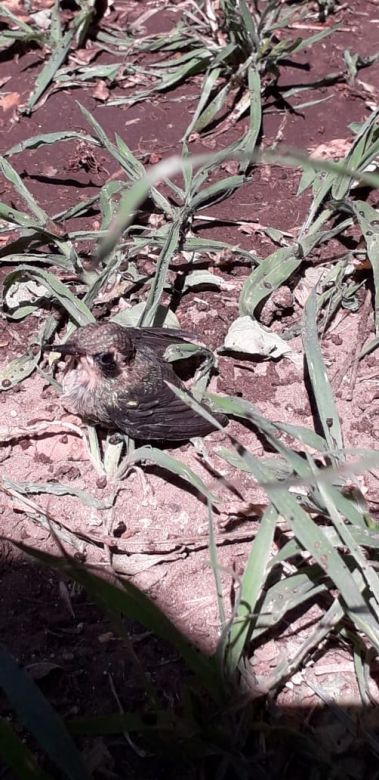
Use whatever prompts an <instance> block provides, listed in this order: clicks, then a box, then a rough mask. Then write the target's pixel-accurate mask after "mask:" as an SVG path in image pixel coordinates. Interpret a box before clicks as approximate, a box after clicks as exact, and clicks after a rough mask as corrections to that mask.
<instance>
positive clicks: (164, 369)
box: [44, 322, 228, 442]
mask: <svg viewBox="0 0 379 780" xmlns="http://www.w3.org/2000/svg"><path fill="white" fill-rule="evenodd" d="M190 341H191V339H190V337H189V334H188V333H187V332H186V331H181V330H176V329H172V328H157V327H146V328H143V327H141V328H137V327H124V326H122V325H119V324H118V323H115V322H104V323H99V322H96V323H93V324H90V325H85V326H82V327H79V328H77V330H76V331H75V333H73V335H72V336H70V338H69V339H68V340H67V341H66V343H65V344H54V345H45V346H44V350H45V351H51V352H58V353H60V354H61V355H62V356H66V355H69V356H70V360H69V361H68V363H67V365H66V367H65V370H64V374H63V396H62V399H63V401H64V403H65V406H68V408H69V409H70V410H71V411H74V412H75V413H76V414H78V415H79V417H82V418H84V419H86V420H88V421H90V422H93V423H98V424H100V425H102V426H103V427H105V428H107V429H109V430H112V431H116V432H117V431H121V432H122V433H124V434H127V435H128V436H130V437H131V438H133V439H137V440H142V441H167V442H183V441H185V440H188V439H191V438H192V437H195V436H206V435H207V434H208V433H210V432H211V431H214V430H215V426H214V425H212V424H211V423H210V422H209V421H208V420H206V419H205V418H204V417H202V416H201V415H200V414H197V413H196V412H195V411H194V410H193V409H192V408H191V407H190V406H187V404H186V403H185V402H184V401H182V400H181V399H180V398H179V397H178V396H177V395H175V393H174V392H173V390H172V389H171V388H170V387H169V386H168V385H167V384H166V382H169V383H171V384H172V385H174V386H176V387H178V388H180V389H182V390H185V391H186V392H187V394H188V395H189V393H188V391H187V390H186V387H185V385H184V384H183V383H182V381H181V379H180V378H179V377H178V375H177V374H176V373H175V370H174V368H173V365H172V363H169V362H168V361H166V360H165V358H164V353H165V351H166V349H167V347H168V346H169V345H170V344H180V343H190ZM202 406H203V408H204V409H205V410H207V411H208V412H210V413H211V414H212V415H213V417H214V418H215V419H216V420H217V422H218V423H219V424H221V425H222V426H223V427H225V426H226V425H227V424H228V418H227V417H226V416H225V415H223V414H219V413H215V412H213V411H212V410H211V409H210V407H209V406H208V405H206V404H205V403H203V404H202Z"/></svg>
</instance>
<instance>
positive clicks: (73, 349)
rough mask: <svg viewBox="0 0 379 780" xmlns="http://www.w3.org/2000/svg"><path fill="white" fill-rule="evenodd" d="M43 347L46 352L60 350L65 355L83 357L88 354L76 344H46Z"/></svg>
mask: <svg viewBox="0 0 379 780" xmlns="http://www.w3.org/2000/svg"><path fill="white" fill-rule="evenodd" d="M42 349H43V351H44V352H59V353H60V354H61V355H63V356H64V355H74V356H75V357H83V356H84V355H85V354H86V351H85V350H84V349H82V348H81V347H78V346H77V345H76V344H44V346H43V347H42Z"/></svg>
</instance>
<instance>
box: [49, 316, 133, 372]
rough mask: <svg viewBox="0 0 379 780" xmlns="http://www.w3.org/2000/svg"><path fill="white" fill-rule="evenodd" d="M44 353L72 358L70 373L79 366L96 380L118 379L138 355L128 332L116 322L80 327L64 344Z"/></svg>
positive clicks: (69, 365)
mask: <svg viewBox="0 0 379 780" xmlns="http://www.w3.org/2000/svg"><path fill="white" fill-rule="evenodd" d="M44 350H45V351H49V352H59V353H60V354H61V355H63V356H65V355H70V356H71V358H72V361H70V362H69V364H68V367H67V368H68V370H69V369H71V368H75V367H77V366H79V367H80V368H81V369H84V370H86V371H87V372H89V373H90V374H91V377H92V379H94V380H96V379H97V380H100V379H104V378H110V377H115V376H118V374H119V373H120V372H121V371H122V369H123V367H124V366H125V365H126V364H128V363H130V361H131V360H132V359H133V357H134V354H135V348H134V345H133V342H132V340H131V338H130V336H129V335H128V332H127V329H126V328H123V327H122V326H121V325H117V323H115V322H106V323H99V324H98V323H94V324H93V325H86V326H84V327H82V328H78V329H77V330H76V331H75V333H74V334H73V335H72V336H71V337H70V338H69V339H68V341H67V342H66V343H65V344H54V345H52V346H50V345H47V346H45V347H44Z"/></svg>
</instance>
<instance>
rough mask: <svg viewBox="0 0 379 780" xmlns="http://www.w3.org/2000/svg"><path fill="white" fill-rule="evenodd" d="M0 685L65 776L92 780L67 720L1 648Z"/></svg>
mask: <svg viewBox="0 0 379 780" xmlns="http://www.w3.org/2000/svg"><path fill="white" fill-rule="evenodd" d="M0 686H1V688H2V689H3V690H4V692H5V694H6V696H7V698H8V700H9V702H10V705H11V707H12V708H13V709H14V710H15V712H16V714H17V717H18V718H19V720H20V721H21V723H22V725H23V726H24V728H26V729H27V730H28V731H30V732H31V734H33V736H34V738H35V739H36V740H37V742H38V743H39V745H40V747H41V748H42V750H44V751H45V752H46V753H47V754H48V756H49V758H50V759H51V761H53V763H54V764H55V766H56V767H58V768H59V770H61V771H62V772H63V773H64V775H65V777H67V778H70V780H90V778H89V774H88V773H87V770H86V768H85V766H84V763H83V759H82V756H81V754H80V753H79V751H78V749H77V747H76V746H75V744H74V742H73V741H72V739H71V737H70V736H69V734H68V732H67V731H66V729H65V726H64V724H63V721H62V720H61V719H60V717H59V715H58V714H57V713H56V711H55V710H54V709H53V707H52V706H51V705H50V704H49V702H48V701H47V699H45V697H44V696H43V695H42V693H41V691H40V690H39V688H38V687H37V685H36V684H35V683H34V682H33V680H32V679H31V678H30V677H28V676H27V675H26V674H25V672H24V671H23V670H22V669H20V668H19V667H18V666H17V664H16V662H15V661H14V660H13V658H12V656H11V655H10V654H9V653H8V652H7V650H5V648H4V647H0Z"/></svg>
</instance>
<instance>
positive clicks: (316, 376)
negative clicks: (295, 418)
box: [302, 290, 343, 464]
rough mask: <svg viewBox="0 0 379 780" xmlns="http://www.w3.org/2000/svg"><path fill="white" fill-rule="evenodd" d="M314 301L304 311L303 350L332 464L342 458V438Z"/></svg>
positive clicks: (311, 295)
mask: <svg viewBox="0 0 379 780" xmlns="http://www.w3.org/2000/svg"><path fill="white" fill-rule="evenodd" d="M316 316H317V298H316V291H315V290H313V291H312V293H311V294H310V296H309V298H308V300H307V303H306V305H305V309H304V320H303V334H302V338H303V347H304V352H305V357H306V361H307V367H308V372H309V378H310V381H311V385H312V391H313V396H314V399H315V402H316V406H317V411H318V414H319V417H320V421H321V425H322V429H323V433H324V436H325V439H326V441H327V442H328V446H329V449H330V450H334V449H336V448H337V449H338V450H339V451H340V454H339V455H337V456H335V458H334V460H335V463H336V464H338V462H339V461H340V460H341V458H343V454H342V450H343V439H342V431H341V425H340V421H339V416H338V411H337V406H336V402H335V400H334V396H333V392H332V389H331V386H330V382H329V379H328V375H327V373H326V368H325V363H324V359H323V356H322V352H321V348H320V344H319V340H318V334H317V320H316Z"/></svg>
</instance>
